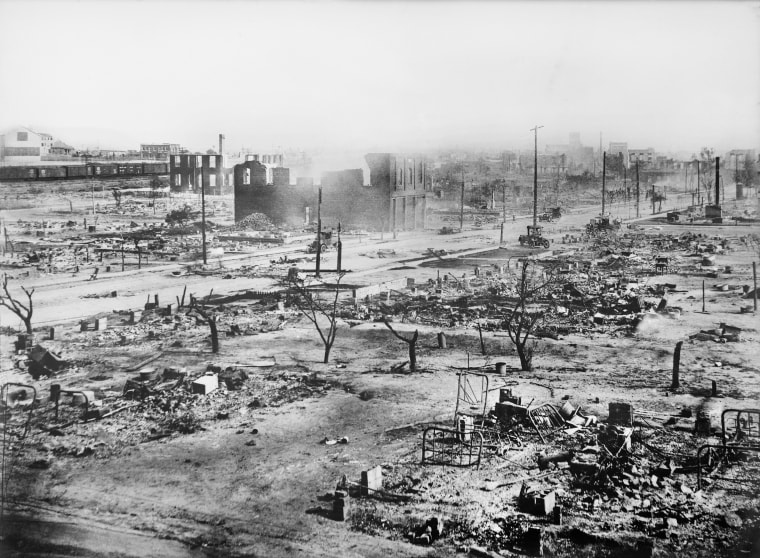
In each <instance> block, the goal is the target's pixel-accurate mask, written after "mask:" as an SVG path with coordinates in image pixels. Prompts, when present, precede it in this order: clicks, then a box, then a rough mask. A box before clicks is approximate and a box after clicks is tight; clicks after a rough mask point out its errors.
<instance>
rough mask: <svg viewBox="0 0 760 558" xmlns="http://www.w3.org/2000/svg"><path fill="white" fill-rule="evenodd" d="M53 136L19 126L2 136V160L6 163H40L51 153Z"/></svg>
mask: <svg viewBox="0 0 760 558" xmlns="http://www.w3.org/2000/svg"><path fill="white" fill-rule="evenodd" d="M52 147H53V136H51V135H50V134H46V133H44V132H35V131H34V130H31V129H29V128H25V127H19V128H13V129H11V130H8V131H7V132H6V133H5V134H3V135H2V136H0V161H2V162H3V163H6V164H28V163H39V162H40V161H42V160H43V157H46V156H47V155H49V154H50V149H51V148H52Z"/></svg>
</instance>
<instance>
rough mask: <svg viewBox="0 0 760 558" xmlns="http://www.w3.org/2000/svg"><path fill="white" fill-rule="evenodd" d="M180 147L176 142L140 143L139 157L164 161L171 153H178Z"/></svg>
mask: <svg viewBox="0 0 760 558" xmlns="http://www.w3.org/2000/svg"><path fill="white" fill-rule="evenodd" d="M179 153H180V147H179V144H178V143H141V144H140V158H141V159H157V160H159V161H166V160H168V159H169V157H170V156H171V155H178V154H179Z"/></svg>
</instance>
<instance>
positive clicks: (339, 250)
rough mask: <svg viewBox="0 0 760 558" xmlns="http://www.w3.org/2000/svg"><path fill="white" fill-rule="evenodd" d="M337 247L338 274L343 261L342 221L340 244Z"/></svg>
mask: <svg viewBox="0 0 760 558" xmlns="http://www.w3.org/2000/svg"><path fill="white" fill-rule="evenodd" d="M336 247H337V248H338V273H340V266H341V263H342V262H341V260H342V259H343V243H342V242H341V240H340V221H338V242H337V244H336Z"/></svg>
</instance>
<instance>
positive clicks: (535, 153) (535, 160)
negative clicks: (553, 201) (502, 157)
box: [530, 124, 543, 227]
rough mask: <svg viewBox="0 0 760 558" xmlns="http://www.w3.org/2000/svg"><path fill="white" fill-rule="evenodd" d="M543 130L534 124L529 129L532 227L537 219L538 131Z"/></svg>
mask: <svg viewBox="0 0 760 558" xmlns="http://www.w3.org/2000/svg"><path fill="white" fill-rule="evenodd" d="M540 128H543V126H539V125H538V124H536V127H535V128H531V129H530V131H531V132H533V142H534V143H533V226H534V227H535V226H536V224H537V219H538V130H539V129H540Z"/></svg>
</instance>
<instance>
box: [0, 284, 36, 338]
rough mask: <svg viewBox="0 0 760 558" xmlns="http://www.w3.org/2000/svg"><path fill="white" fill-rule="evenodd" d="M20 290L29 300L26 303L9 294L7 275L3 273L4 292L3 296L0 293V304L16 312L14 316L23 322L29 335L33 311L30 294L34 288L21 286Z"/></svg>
mask: <svg viewBox="0 0 760 558" xmlns="http://www.w3.org/2000/svg"><path fill="white" fill-rule="evenodd" d="M21 290H22V291H24V294H25V295H26V298H27V299H28V301H29V302H28V303H27V305H25V304H24V303H22V302H21V301H20V300H19V299H17V298H14V297H13V296H12V295H11V293H10V291H9V290H8V276H7V275H3V292H4V293H5V296H3V295H2V294H0V306H5V307H6V308H7V309H8V310H10V311H11V312H13V313H14V314H16V316H18V318H19V319H20V320H21V321H22V322H23V323H24V327H25V328H26V332H27V333H28V334H29V335H31V334H32V313H33V312H34V304H33V303H32V295H33V294H34V289H32V290H31V291H29V290H27V289H26V287H21Z"/></svg>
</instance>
